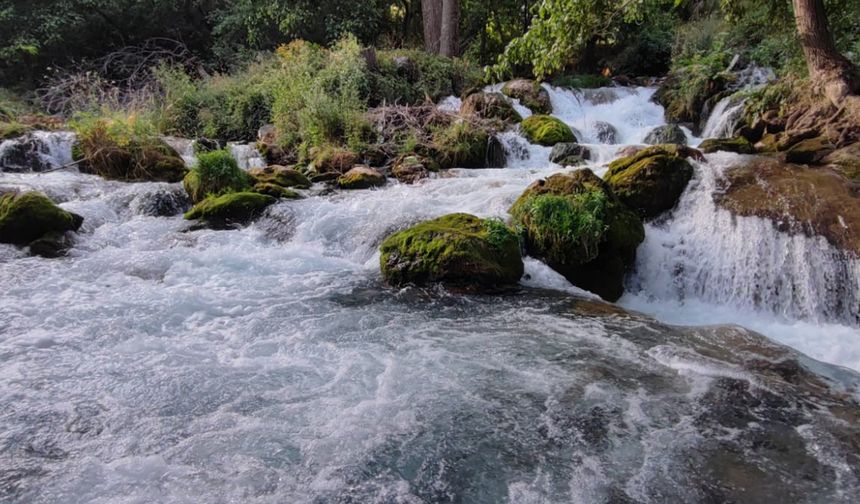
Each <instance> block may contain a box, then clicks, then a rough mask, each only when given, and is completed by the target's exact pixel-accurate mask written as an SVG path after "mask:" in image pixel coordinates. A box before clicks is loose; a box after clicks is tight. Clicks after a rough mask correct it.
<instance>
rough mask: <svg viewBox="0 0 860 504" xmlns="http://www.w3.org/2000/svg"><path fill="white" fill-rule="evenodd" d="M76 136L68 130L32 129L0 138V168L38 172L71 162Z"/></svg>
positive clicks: (2, 169)
mask: <svg viewBox="0 0 860 504" xmlns="http://www.w3.org/2000/svg"><path fill="white" fill-rule="evenodd" d="M75 139H76V136H75V134H74V133H71V132H68V131H33V132H30V133H27V134H26V135H24V136H21V137H18V138H12V139H8V140H3V141H2V142H0V171H8V172H31V171H32V172H42V171H46V170H52V169H55V168H60V167H61V166H66V165H69V164H71V163H72V145H74V143H75Z"/></svg>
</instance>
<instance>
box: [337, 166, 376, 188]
mask: <svg viewBox="0 0 860 504" xmlns="http://www.w3.org/2000/svg"><path fill="white" fill-rule="evenodd" d="M337 185H338V187H340V188H341V189H370V188H371V187H380V186H383V185H385V175H383V174H381V173H379V171H378V170H376V169H374V168H371V167H369V166H365V165H356V166H355V167H354V168H352V169H351V170H349V171H348V172H346V173H344V174H343V175H342V176H341V177H339V178H338V179H337Z"/></svg>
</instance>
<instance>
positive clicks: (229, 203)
mask: <svg viewBox="0 0 860 504" xmlns="http://www.w3.org/2000/svg"><path fill="white" fill-rule="evenodd" d="M276 201H277V199H275V198H273V197H271V196H268V195H265V194H258V193H254V192H233V193H227V194H224V195H221V196H209V197H207V198H206V199H204V200H203V201H201V202H200V203H198V204H196V205H194V207H192V208H191V210H189V211H188V212H186V213H185V219H187V220H201V221H203V222H204V223H205V224H206V225H207V226H208V227H212V228H215V229H226V228H231V227H234V226H237V225H243V224H247V223H249V222H251V221H252V220H254V219H256V218H257V217H259V216H260V215H262V214H263V211H264V210H265V209H266V208H268V207H269V206H270V205H273V204H274V203H275V202H276Z"/></svg>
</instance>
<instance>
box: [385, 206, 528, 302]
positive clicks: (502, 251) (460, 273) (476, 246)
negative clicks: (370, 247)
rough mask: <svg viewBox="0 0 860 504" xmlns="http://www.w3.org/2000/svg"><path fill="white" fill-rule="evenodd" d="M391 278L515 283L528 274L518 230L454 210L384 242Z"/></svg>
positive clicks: (397, 282) (468, 285) (397, 281)
mask: <svg viewBox="0 0 860 504" xmlns="http://www.w3.org/2000/svg"><path fill="white" fill-rule="evenodd" d="M380 252H381V256H380V266H381V268H382V276H383V278H384V279H385V281H386V282H387V283H389V284H391V285H394V286H402V285H407V284H416V285H422V284H428V283H436V282H441V283H444V284H446V285H449V286H452V287H458V288H465V289H484V288H495V287H505V286H510V285H515V284H516V283H517V282H519V280H520V277H522V275H523V260H522V256H521V255H520V245H519V240H518V239H517V236H516V234H514V232H513V231H512V230H510V229H509V228H508V227H507V226H505V225H504V223H502V222H501V221H495V220H487V219H480V218H478V217H475V216H474V215H469V214H463V213H459V214H451V215H446V216H444V217H440V218H438V219H434V220H431V221H426V222H423V223H421V224H418V225H417V226H413V227H411V228H409V229H406V230H403V231H399V232H397V233H394V234H392V235H391V236H389V237H388V238H386V239H385V241H383V242H382V245H381V246H380Z"/></svg>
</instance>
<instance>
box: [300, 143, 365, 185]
mask: <svg viewBox="0 0 860 504" xmlns="http://www.w3.org/2000/svg"><path fill="white" fill-rule="evenodd" d="M311 154H312V157H313V162H312V163H311V167H310V168H311V172H312V173H313V175H311V180H313V181H314V182H318V181H325V180H334V179H336V178H338V177H340V176H341V175H343V174H344V173H346V172H348V171H349V170H351V169H352V167H353V166H355V165H356V164H357V163H358V161H359V156H358V154H356V153H355V152H353V151H351V150H348V149H342V148H338V147H326V148H323V149H320V150H316V151H312V153H311Z"/></svg>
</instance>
